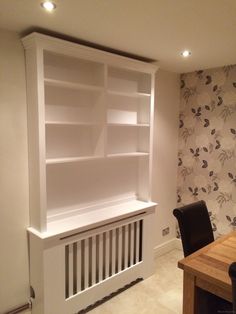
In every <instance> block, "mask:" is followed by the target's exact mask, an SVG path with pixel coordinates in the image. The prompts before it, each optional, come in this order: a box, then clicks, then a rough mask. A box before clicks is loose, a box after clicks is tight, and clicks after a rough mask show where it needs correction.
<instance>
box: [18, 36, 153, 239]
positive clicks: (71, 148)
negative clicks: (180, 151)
mask: <svg viewBox="0 0 236 314" xmlns="http://www.w3.org/2000/svg"><path fill="white" fill-rule="evenodd" d="M23 44H24V47H25V50H26V63H27V91H28V129H29V165H30V166H29V168H30V225H31V227H32V228H34V229H36V230H37V231H39V232H49V233H50V232H52V233H53V232H54V233H57V232H61V231H64V230H69V229H70V228H73V227H74V228H76V226H77V224H83V223H84V224H86V221H87V220H88V219H90V220H91V219H93V218H91V217H96V218H94V219H95V220H96V221H94V222H95V223H96V222H99V217H100V219H101V220H102V219H103V218H104V217H112V216H117V217H119V214H120V213H122V214H124V213H129V212H132V211H133V212H135V211H136V210H139V209H141V208H148V207H150V206H153V203H151V199H150V191H151V171H152V140H153V137H152V133H153V112H154V75H155V72H156V70H157V68H156V66H154V65H152V64H147V63H144V62H140V61H137V60H132V59H128V58H125V57H121V56H117V55H114V54H110V53H107V52H103V51H99V50H96V49H92V48H88V47H84V46H80V45H77V44H74V43H70V42H66V41H64V40H60V39H56V38H52V37H49V36H45V35H42V34H37V33H33V34H30V35H28V36H27V37H25V38H24V39H23ZM98 211H99V212H98ZM91 213H94V215H92V214H91ZM98 213H99V214H98Z"/></svg>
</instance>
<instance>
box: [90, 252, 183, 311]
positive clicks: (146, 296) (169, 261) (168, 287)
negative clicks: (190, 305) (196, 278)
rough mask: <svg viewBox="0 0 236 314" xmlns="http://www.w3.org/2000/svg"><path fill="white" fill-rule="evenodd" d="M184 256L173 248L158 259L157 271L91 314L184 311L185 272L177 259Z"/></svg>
mask: <svg viewBox="0 0 236 314" xmlns="http://www.w3.org/2000/svg"><path fill="white" fill-rule="evenodd" d="M181 258H183V253H182V251H180V250H173V251H171V252H169V253H167V254H165V255H163V256H161V257H158V258H157V259H156V272H155V274H154V275H153V276H152V277H150V278H148V279H146V280H144V281H142V282H140V283H138V284H136V285H134V286H133V287H131V288H129V289H128V290H126V291H124V292H122V293H120V294H119V295H117V296H115V297H114V298H112V299H111V300H109V301H107V302H105V303H104V304H102V305H100V306H99V307H97V308H95V309H93V310H92V311H90V312H88V314H181V309H182V278H183V277H182V276H183V274H182V271H181V270H180V269H178V268H177V261H178V260H180V259H181Z"/></svg>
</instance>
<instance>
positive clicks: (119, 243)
mask: <svg viewBox="0 0 236 314" xmlns="http://www.w3.org/2000/svg"><path fill="white" fill-rule="evenodd" d="M117 259H118V273H119V272H120V271H121V267H122V227H120V228H118V256H117Z"/></svg>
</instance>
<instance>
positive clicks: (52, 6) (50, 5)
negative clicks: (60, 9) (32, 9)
mask: <svg viewBox="0 0 236 314" xmlns="http://www.w3.org/2000/svg"><path fill="white" fill-rule="evenodd" d="M41 6H42V7H43V8H44V9H45V10H46V11H48V12H52V11H53V10H55V9H56V4H55V3H54V2H52V1H44V2H42V3H41Z"/></svg>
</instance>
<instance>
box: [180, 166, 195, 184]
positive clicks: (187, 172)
mask: <svg viewBox="0 0 236 314" xmlns="http://www.w3.org/2000/svg"><path fill="white" fill-rule="evenodd" d="M192 173H193V168H187V167H183V169H181V171H180V174H181V176H182V177H183V179H184V181H185V179H186V177H187V176H189V175H191V174H192Z"/></svg>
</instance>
